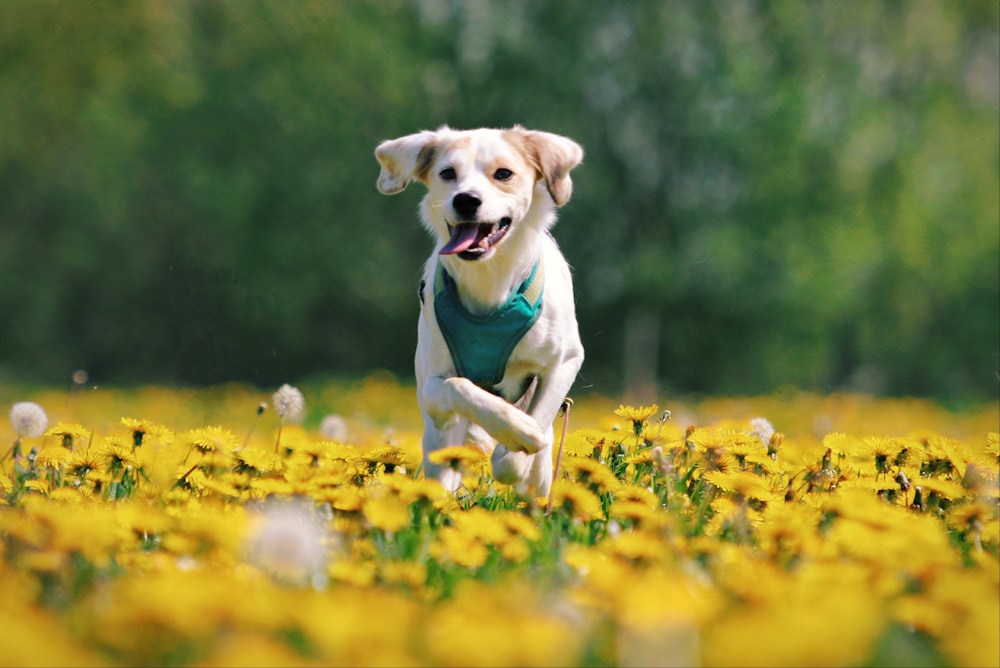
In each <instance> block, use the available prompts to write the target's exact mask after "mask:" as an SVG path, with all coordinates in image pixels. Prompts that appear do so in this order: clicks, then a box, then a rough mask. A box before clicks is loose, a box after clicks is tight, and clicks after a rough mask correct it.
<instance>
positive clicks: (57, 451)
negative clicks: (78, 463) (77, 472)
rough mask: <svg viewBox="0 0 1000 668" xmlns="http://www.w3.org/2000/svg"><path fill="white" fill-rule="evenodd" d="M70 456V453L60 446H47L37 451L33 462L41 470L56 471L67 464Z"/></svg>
mask: <svg viewBox="0 0 1000 668" xmlns="http://www.w3.org/2000/svg"><path fill="white" fill-rule="evenodd" d="M70 456H71V453H70V451H69V450H67V449H66V448H64V447H62V446H56V447H52V446H48V447H44V448H42V449H41V450H39V451H38V455H37V456H36V457H35V462H36V463H37V464H38V465H39V466H41V467H42V468H46V469H49V470H52V471H57V470H59V469H62V468H63V467H64V466H65V465H66V464H68V463H69V460H70Z"/></svg>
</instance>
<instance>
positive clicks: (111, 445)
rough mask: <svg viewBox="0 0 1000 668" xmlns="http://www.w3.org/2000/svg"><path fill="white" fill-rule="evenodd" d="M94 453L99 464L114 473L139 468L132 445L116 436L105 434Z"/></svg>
mask: <svg viewBox="0 0 1000 668" xmlns="http://www.w3.org/2000/svg"><path fill="white" fill-rule="evenodd" d="M96 455H97V459H98V460H99V461H100V463H101V466H102V467H103V468H104V469H105V470H106V471H108V472H110V473H112V474H114V475H117V474H119V473H121V472H123V471H133V470H135V469H138V468H139V460H138V459H137V458H136V456H135V452H134V448H133V446H132V445H131V444H130V443H129V444H126V443H125V441H124V440H123V439H121V438H119V437H117V436H106V437H105V438H104V443H103V444H102V445H101V447H99V448H98V449H97V451H96Z"/></svg>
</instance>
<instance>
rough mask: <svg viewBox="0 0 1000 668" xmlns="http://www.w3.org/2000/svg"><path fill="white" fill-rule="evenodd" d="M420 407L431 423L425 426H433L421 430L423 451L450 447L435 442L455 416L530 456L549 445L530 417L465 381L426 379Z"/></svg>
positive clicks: (501, 399) (447, 428) (454, 378)
mask: <svg viewBox="0 0 1000 668" xmlns="http://www.w3.org/2000/svg"><path fill="white" fill-rule="evenodd" d="M421 408H422V409H423V412H424V414H425V415H426V416H427V419H428V420H429V421H430V422H431V423H432V424H425V427H430V426H432V425H433V427H434V429H432V430H431V429H425V430H424V434H425V436H424V452H430V451H433V450H435V449H437V448H440V447H442V446H443V445H451V444H449V443H443V442H440V443H439V442H437V441H438V440H440V439H442V438H443V437H444V433H445V432H447V431H448V430H449V427H450V426H451V423H452V422H453V421H454V420H455V419H456V416H459V417H462V418H465V419H466V420H468V421H470V422H472V423H474V424H478V425H479V426H480V427H482V428H483V429H485V430H486V432H487V433H488V434H489V435H490V436H492V437H493V438H495V439H496V440H498V441H500V442H502V443H507V444H509V447H510V448H511V449H514V450H523V451H525V452H529V453H533V452H538V451H539V450H541V449H542V448H545V447H546V446H547V445H549V444H550V443H551V435H548V437H547V436H546V434H545V433H544V432H543V431H542V429H540V428H539V423H538V422H536V421H535V419H533V418H532V416H531V415H529V414H527V413H525V412H523V411H521V410H520V409H519V408H517V407H516V406H513V405H511V404H509V403H507V402H506V401H505V400H504V399H503V398H501V397H498V396H496V395H495V394H491V393H490V392H487V391H486V390H484V389H482V388H480V387H478V386H477V385H476V384H475V383H473V382H472V381H470V380H469V379H467V378H459V377H451V378H442V377H440V376H433V377H431V378H429V379H427V380H426V381H425V382H424V384H423V386H422V388H421ZM556 409H557V410H558V406H557V407H556ZM553 415H554V414H553ZM428 432H432V433H430V434H428ZM428 439H430V440H431V441H432V442H428ZM428 446H430V447H428Z"/></svg>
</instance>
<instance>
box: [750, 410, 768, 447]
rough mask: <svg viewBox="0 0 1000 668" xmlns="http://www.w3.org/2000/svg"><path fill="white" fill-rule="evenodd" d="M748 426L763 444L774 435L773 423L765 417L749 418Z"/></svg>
mask: <svg viewBox="0 0 1000 668" xmlns="http://www.w3.org/2000/svg"><path fill="white" fill-rule="evenodd" d="M750 428H751V429H752V430H753V433H754V434H756V435H757V438H759V439H760V442H761V443H763V444H764V445H767V444H769V443H770V442H771V437H772V436H774V425H772V424H771V421H770V420H768V419H767V418H762V417H759V418H754V419H752V420H750Z"/></svg>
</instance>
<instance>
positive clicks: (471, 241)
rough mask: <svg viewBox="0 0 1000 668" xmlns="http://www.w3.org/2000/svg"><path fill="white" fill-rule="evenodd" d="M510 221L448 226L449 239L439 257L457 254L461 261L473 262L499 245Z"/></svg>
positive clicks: (505, 219)
mask: <svg viewBox="0 0 1000 668" xmlns="http://www.w3.org/2000/svg"><path fill="white" fill-rule="evenodd" d="M510 223H511V220H510V218H508V217H506V216H505V217H503V218H501V219H500V222H498V223H458V224H457V225H449V226H448V232H450V233H451V238H450V239H448V243H446V244H445V245H444V247H443V248H442V249H441V250H440V251H438V253H439V254H440V255H454V254H456V253H457V254H458V256H459V257H460V258H462V259H463V260H474V259H477V258H478V257H479V256H481V255H482V254H483V253H485V252H486V251H488V250H489V249H491V248H493V247H494V246H496V245H497V244H498V243H500V240H501V239H503V238H504V236H505V235H506V234H507V230H509V229H510Z"/></svg>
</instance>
